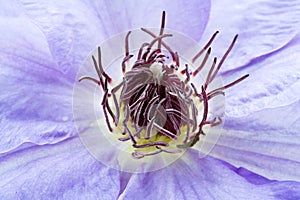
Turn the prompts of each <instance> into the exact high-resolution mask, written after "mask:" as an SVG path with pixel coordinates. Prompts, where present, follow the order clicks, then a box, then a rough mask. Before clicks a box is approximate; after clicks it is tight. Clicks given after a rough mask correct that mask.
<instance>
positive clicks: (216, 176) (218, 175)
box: [120, 151, 300, 200]
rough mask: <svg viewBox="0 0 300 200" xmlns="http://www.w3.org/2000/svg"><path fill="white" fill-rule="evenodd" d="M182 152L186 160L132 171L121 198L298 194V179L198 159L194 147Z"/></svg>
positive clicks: (270, 197) (220, 198) (226, 199)
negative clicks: (148, 170)
mask: <svg viewBox="0 0 300 200" xmlns="http://www.w3.org/2000/svg"><path fill="white" fill-rule="evenodd" d="M184 156H185V158H184V159H186V161H188V162H185V161H183V160H179V161H178V162H176V163H174V164H173V165H171V166H170V167H169V168H166V169H163V170H160V171H156V172H151V173H147V174H135V175H133V176H132V178H131V179H130V181H129V183H128V185H127V187H126V189H125V191H124V192H123V193H122V194H121V196H120V199H203V200H211V199H213V200H214V199H218V200H223V199H224V200H229V199H230V200H231V199H251V200H256V199H257V200H260V199H268V200H274V199H288V198H287V197H288V195H291V194H289V193H292V195H293V197H299V195H300V193H299V189H300V184H299V183H297V182H276V181H269V180H267V179H265V178H263V177H260V176H258V175H256V174H253V173H251V172H249V171H246V170H243V169H241V168H240V169H237V168H234V167H233V166H231V165H229V164H227V163H225V162H223V161H220V160H218V159H215V158H212V157H206V158H203V159H199V158H198V157H197V156H198V153H197V152H194V151H189V152H188V153H187V154H186V155H184ZM287 188H288V189H287ZM282 197H283V198H282Z"/></svg>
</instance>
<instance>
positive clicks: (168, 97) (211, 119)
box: [79, 12, 249, 159]
mask: <svg viewBox="0 0 300 200" xmlns="http://www.w3.org/2000/svg"><path fill="white" fill-rule="evenodd" d="M165 16H166V14H165V12H163V14H162V19H161V27H160V30H159V33H158V34H155V33H154V32H152V31H151V30H149V29H145V28H141V31H143V33H144V34H146V35H149V36H150V37H151V38H152V39H150V40H149V41H144V43H141V44H140V48H139V49H138V51H137V52H136V53H133V52H132V51H130V48H129V47H130V45H129V44H130V42H129V41H130V35H131V33H132V32H131V31H129V32H128V33H127V34H126V36H125V38H124V39H125V45H124V46H125V51H124V57H123V59H122V62H121V63H120V71H122V73H123V77H122V80H121V81H120V82H118V83H117V84H115V85H113V84H112V82H113V81H114V80H113V79H112V78H111V77H110V75H109V74H108V73H107V71H106V70H105V66H104V67H103V66H102V55H101V48H100V47H98V49H97V51H98V57H97V58H96V57H95V55H93V56H92V58H91V60H92V62H93V64H94V68H95V71H96V73H97V76H98V77H97V78H94V77H91V76H82V77H80V78H79V81H82V80H89V81H92V82H94V83H95V84H96V85H98V87H99V89H101V90H102V94H103V95H102V99H100V100H99V104H101V107H102V111H101V112H102V113H103V116H104V119H105V123H104V124H105V126H106V127H107V131H108V132H110V133H111V134H112V135H114V136H115V137H116V138H117V140H118V141H119V142H120V143H126V144H128V147H127V149H126V150H127V151H128V150H129V151H131V156H132V158H135V159H143V158H145V157H150V156H155V155H157V154H160V153H164V154H178V153H182V152H183V151H185V150H186V149H188V148H192V147H194V146H195V145H196V144H197V143H201V140H202V138H203V137H206V134H207V132H206V131H205V127H214V126H218V125H220V124H221V123H222V118H221V117H220V116H210V114H209V112H210V108H209V102H210V101H211V100H212V99H214V98H216V96H223V95H225V92H224V90H225V89H227V88H229V87H232V86H233V85H235V84H237V83H239V82H240V81H242V80H244V79H245V78H247V77H248V76H249V75H248V74H247V75H245V76H243V77H241V78H239V79H237V80H235V81H233V82H231V83H229V84H227V85H225V86H221V87H217V88H214V89H210V85H211V84H212V83H213V82H214V81H215V79H216V76H217V73H218V71H219V70H220V68H221V66H222V64H223V63H224V61H225V59H226V57H227V56H228V55H229V53H230V51H231V50H232V48H233V46H234V44H235V42H236V40H237V37H238V36H237V35H236V36H235V37H234V39H233V41H232V42H231V44H230V45H229V47H228V49H227V51H226V52H225V54H224V56H223V57H222V58H221V59H220V61H219V62H218V61H217V58H216V57H215V58H213V59H212V61H211V62H209V60H210V55H211V52H212V49H211V47H210V45H211V43H212V42H213V41H214V39H215V37H216V36H217V34H218V33H219V32H218V31H217V32H215V33H214V34H213V35H212V37H211V38H210V40H209V41H208V42H207V44H206V45H205V46H204V47H203V48H202V49H201V50H200V51H199V52H196V53H195V55H194V56H193V58H192V59H191V60H190V61H188V62H186V61H185V60H184V59H183V58H181V57H180V55H179V54H178V52H176V51H173V50H172V48H171V47H170V46H169V45H168V44H167V42H166V39H167V38H168V39H171V38H172V36H173V35H172V34H168V33H164V31H165ZM131 63H132V64H131ZM181 63H183V65H181ZM207 67H208V70H207V73H205V78H204V81H203V82H202V83H198V82H197V81H195V80H197V77H198V76H200V75H199V74H200V73H201V72H202V71H203V70H204V69H205V68H207Z"/></svg>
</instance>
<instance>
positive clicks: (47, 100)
mask: <svg viewBox="0 0 300 200" xmlns="http://www.w3.org/2000/svg"><path fill="white" fill-rule="evenodd" d="M18 11H19V12H18ZM10 14H11V15H12V16H10V17H6V16H4V17H3V16H1V17H0V27H1V28H0V34H1V38H0V45H1V52H0V68H1V71H0V74H1V75H0V84H1V89H2V90H1V92H0V110H1V115H0V126H1V130H0V132H1V138H0V153H3V152H6V151H8V150H10V149H15V148H16V147H17V146H19V145H21V144H22V143H24V142H32V143H35V144H45V143H55V142H57V141H61V140H62V139H64V138H67V137H70V136H73V135H74V134H76V131H75V128H74V125H73V122H72V120H73V119H72V118H73V116H72V99H71V96H72V84H73V80H72V79H70V78H69V77H68V76H66V75H63V74H62V73H61V72H58V71H56V70H55V63H53V61H52V57H51V55H50V54H49V49H48V44H47V42H46V41H45V37H44V35H43V34H42V33H41V32H40V30H39V29H38V28H37V27H36V26H35V25H34V24H32V23H31V22H30V21H29V20H28V19H27V18H26V16H24V15H22V13H21V11H20V10H18V9H17V8H16V11H15V14H13V13H12V12H10ZM24 30H26V31H27V32H26V33H24Z"/></svg>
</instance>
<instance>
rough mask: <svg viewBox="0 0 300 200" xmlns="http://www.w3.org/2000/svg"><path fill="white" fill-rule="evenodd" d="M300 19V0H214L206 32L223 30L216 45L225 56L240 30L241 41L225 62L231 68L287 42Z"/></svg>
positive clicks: (207, 34)
mask: <svg viewBox="0 0 300 200" xmlns="http://www.w3.org/2000/svg"><path fill="white" fill-rule="evenodd" d="M228 5H230V6H228ZM299 19H300V4H299V1H297V0H292V1H284V2H283V1H280V0H274V1H268V0H255V1H246V0H244V1H240V2H239V3H238V4H237V3H236V2H235V1H226V2H223V1H213V2H212V10H211V16H210V21H209V23H208V25H207V29H206V31H205V33H204V35H205V37H206V38H208V37H210V35H211V34H212V33H213V32H215V31H216V30H220V37H219V38H220V39H219V41H218V42H216V45H217V46H216V48H214V47H213V48H212V49H213V53H216V54H217V55H218V56H221V55H223V54H224V52H225V50H224V49H226V48H227V46H228V45H229V43H230V42H231V40H232V38H233V37H234V35H236V34H239V39H238V42H237V44H236V45H235V47H234V49H233V51H232V53H231V54H230V56H229V58H228V59H227V61H226V63H224V66H223V68H224V69H225V68H226V69H227V70H228V69H234V68H236V67H237V66H243V65H245V64H248V63H249V62H251V60H252V59H253V58H256V57H259V56H262V55H265V54H268V53H271V52H274V51H276V50H278V49H280V48H282V47H283V46H284V45H286V44H287V43H288V42H289V41H290V40H291V39H292V38H293V37H294V36H295V35H296V34H297V33H298V32H299V28H298V27H299V25H300V20H299ZM222 41H223V42H222Z"/></svg>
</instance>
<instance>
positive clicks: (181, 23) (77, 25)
mask: <svg viewBox="0 0 300 200" xmlns="http://www.w3.org/2000/svg"><path fill="white" fill-rule="evenodd" d="M22 5H23V6H24V8H25V10H26V13H27V14H28V15H29V16H30V17H31V18H32V19H33V21H34V22H35V23H36V24H37V25H38V26H39V27H40V28H41V30H42V31H43V32H44V33H45V35H46V38H47V41H48V43H49V47H50V51H51V54H52V55H53V58H54V59H55V61H56V62H57V63H58V66H59V70H61V71H63V72H69V70H70V68H71V67H72V68H73V67H75V69H77V68H78V67H79V66H80V65H81V63H82V62H83V59H84V58H85V57H86V56H87V54H88V53H89V52H90V51H91V50H92V49H94V48H95V47H96V45H99V44H100V43H101V42H102V41H103V40H104V39H106V38H108V37H111V36H112V35H114V34H117V33H120V32H124V31H128V30H129V29H135V28H140V27H159V26H160V18H161V13H162V10H166V12H167V27H168V28H171V29H174V30H177V31H180V32H183V33H185V34H187V35H189V36H191V37H193V38H194V39H199V38H200V37H201V35H202V32H203V31H204V28H205V26H206V23H207V20H208V16H209V10H210V1H209V0H205V1H201V2H199V1H196V0H193V1H189V2H185V1H178V2H176V4H175V3H172V4H170V2H169V1H159V2H153V1H152V0H147V1H143V2H142V3H141V2H140V1H137V0H136V1H122V2H120V1H116V0H115V1H109V2H107V1H100V2H98V3H96V2H95V1H87V2H85V3H84V2H83V1H63V2H62V1H43V2H41V1H35V0H23V1H22ZM73 69H74V68H73ZM71 71H72V70H71ZM75 71H76V70H75ZM72 73H74V72H72Z"/></svg>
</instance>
